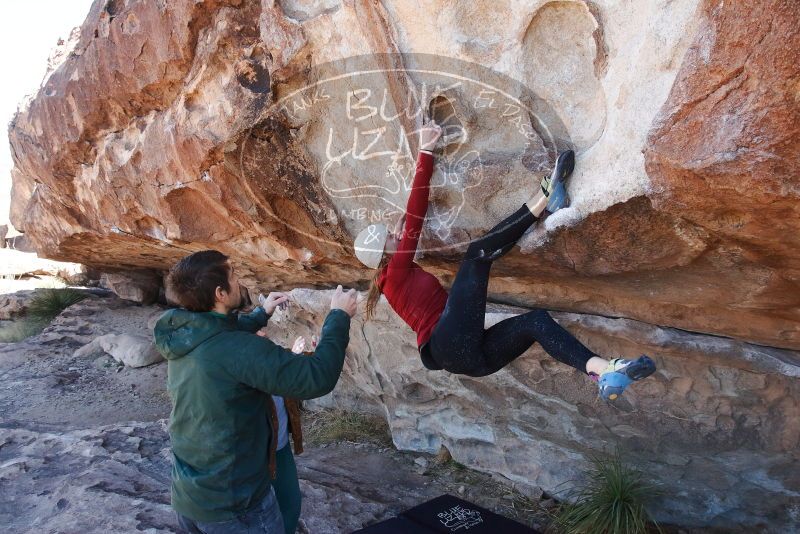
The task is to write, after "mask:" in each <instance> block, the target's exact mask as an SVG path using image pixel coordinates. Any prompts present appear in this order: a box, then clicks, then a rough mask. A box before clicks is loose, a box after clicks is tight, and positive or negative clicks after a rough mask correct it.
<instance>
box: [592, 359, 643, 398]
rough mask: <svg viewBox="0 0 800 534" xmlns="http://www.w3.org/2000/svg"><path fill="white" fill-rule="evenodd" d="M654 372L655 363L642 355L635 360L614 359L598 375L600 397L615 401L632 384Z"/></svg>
mask: <svg viewBox="0 0 800 534" xmlns="http://www.w3.org/2000/svg"><path fill="white" fill-rule="evenodd" d="M655 370H656V364H655V362H653V360H651V359H650V358H649V357H647V356H644V355H642V356H639V358H637V359H635V360H625V359H623V358H615V359H613V360H611V361H610V362H609V364H608V367H607V368H606V370H605V371H603V372H602V373H600V380H598V386H599V388H600V397H601V398H602V399H603V400H606V401H609V400H611V401H613V400H616V399H617V397H619V396H620V395H622V392H623V391H625V388H626V387H628V386H629V385H630V384H631V383H632V382H635V381H637V380H641V379H642V378H647V377H648V376H650V375H651V374H653V373H654V372H655Z"/></svg>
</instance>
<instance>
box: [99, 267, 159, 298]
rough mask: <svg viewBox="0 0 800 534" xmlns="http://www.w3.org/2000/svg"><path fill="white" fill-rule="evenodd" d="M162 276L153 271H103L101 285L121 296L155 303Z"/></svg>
mask: <svg viewBox="0 0 800 534" xmlns="http://www.w3.org/2000/svg"><path fill="white" fill-rule="evenodd" d="M161 284H162V282H161V277H160V276H158V275H157V274H156V273H153V272H152V271H144V272H141V271H138V272H137V271H130V272H127V273H103V275H102V276H101V277H100V285H101V286H102V287H106V288H108V289H110V290H112V291H113V292H114V293H116V294H117V296H119V297H120V298H123V299H126V300H132V301H134V302H139V303H141V304H153V303H154V302H155V301H156V300H157V299H158V293H159V290H160V289H161Z"/></svg>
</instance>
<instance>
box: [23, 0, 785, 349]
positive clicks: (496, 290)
mask: <svg viewBox="0 0 800 534" xmlns="http://www.w3.org/2000/svg"><path fill="white" fill-rule="evenodd" d="M420 9H422V10H423V11H424V12H425V13H429V14H430V13H435V14H436V15H435V16H424V17H420V16H419V12H420ZM799 11H800V7H798V5H797V3H795V2H789V1H779V0H771V1H767V2H761V3H759V6H758V8H756V9H751V8H750V7H748V6H746V5H744V4H741V3H732V2H725V3H716V2H710V1H706V2H704V1H700V0H680V1H670V2H667V1H654V2H647V3H646V4H645V5H641V6H637V9H636V10H630V9H628V8H627V7H625V6H623V5H621V4H616V3H612V2H587V3H582V2H543V1H537V2H513V1H504V2H499V3H498V2H491V3H471V4H461V3H451V2H443V1H431V2H426V3H425V5H424V6H418V5H416V4H409V3H407V2H395V1H388V2H382V3H374V2H367V1H363V0H358V1H349V2H343V3H342V2H336V1H334V0H331V1H324V2H300V1H285V2H274V1H268V0H264V1H262V2H256V1H254V0H230V1H211V0H208V1H198V2H190V1H188V0H182V1H176V2H169V3H166V4H165V3H158V2H140V3H134V2H122V1H114V2H105V3H104V2H97V3H95V4H94V6H93V8H92V11H91V13H90V14H89V15H88V17H87V19H86V22H85V23H84V25H83V27H82V30H81V31H80V32H79V33H78V32H76V33H73V35H72V36H71V38H70V39H69V40H68V41H67V42H65V43H64V45H63V47H62V49H60V50H59V52H58V53H57V54H55V55H54V57H53V59H52V60H51V65H50V67H51V70H50V71H49V73H48V75H47V77H46V79H45V80H44V82H43V86H42V89H41V90H40V92H39V93H38V94H37V95H36V96H35V98H33V99H32V100H31V102H30V103H29V106H27V107H26V108H24V109H23V110H22V111H21V112H20V113H19V114H18V115H17V117H16V119H15V121H14V122H13V124H12V125H11V128H10V138H11V144H12V147H13V152H14V159H15V164H16V167H15V170H14V188H13V197H14V198H13V203H12V221H13V223H14V225H15V227H17V228H19V229H21V230H23V231H25V232H26V237H27V238H30V239H31V240H32V241H33V242H34V243H35V244H36V246H37V248H38V250H40V251H41V252H42V253H43V254H45V255H47V256H49V257H53V258H59V259H69V260H72V261H80V262H82V263H86V264H88V265H93V266H97V267H101V268H103V269H104V270H106V271H113V270H126V269H153V270H156V271H159V272H163V271H164V270H165V269H167V268H168V267H169V266H170V265H171V264H172V263H174V261H176V260H177V259H178V258H179V257H181V256H182V255H184V254H186V253H187V252H189V251H192V250H198V249H202V248H208V247H213V248H218V249H221V250H223V251H224V252H226V253H228V254H230V255H231V256H232V257H233V258H234V259H235V260H236V261H237V262H239V263H240V264H242V274H243V275H244V276H243V281H244V283H246V284H247V285H248V287H250V288H251V289H254V288H255V286H256V285H258V284H264V285H270V286H282V287H289V286H291V285H292V284H296V283H301V284H328V283H332V282H342V283H345V284H353V283H362V282H364V281H365V280H366V279H367V277H368V273H367V272H366V271H365V270H363V269H361V268H360V266H359V265H358V264H357V263H356V262H355V261H354V258H353V256H352V254H351V251H350V244H351V241H350V240H351V236H352V235H353V234H355V233H356V232H357V231H359V230H360V229H361V228H363V226H364V225H365V224H367V222H368V221H367V220H365V214H366V216H370V215H374V214H375V213H380V216H382V217H386V218H389V219H394V218H395V217H397V211H398V209H399V208H400V207H402V205H403V202H404V199H405V196H406V195H407V191H404V190H403V189H402V187H400V188H399V189H398V185H399V184H400V182H398V181H397V180H398V178H397V175H398V174H399V175H403V176H404V177H405V178H408V173H409V172H410V170H411V169H410V167H409V165H407V164H405V166H403V164H404V162H406V161H407V160H405V159H403V158H407V157H409V155H410V154H413V153H414V149H415V145H416V139H415V137H414V135H413V130H414V128H415V127H416V126H418V125H419V123H420V120H421V115H419V114H417V115H413V113H412V114H411V115H408V116H406V115H402V114H401V115H400V116H399V117H398V118H397V119H394V120H391V121H390V120H384V119H382V121H383V122H380V121H379V122H378V123H376V122H375V121H374V120H372V121H371V123H370V127H371V128H372V127H388V130H386V131H387V132H388V133H387V134H386V136H385V137H384V138H383V139H382V142H381V143H379V145H378V146H381V147H383V148H391V144H392V143H393V142H395V141H402V139H404V138H407V141H408V146H406V147H405V148H403V149H402V150H400V152H399V153H398V155H400V156H402V157H401V158H400V159H399V160H397V159H392V160H391V162H393V163H398V161H399V162H400V164H401V165H400V166H396V167H392V165H390V163H391V162H390V160H389V158H387V157H376V158H371V159H359V158H354V157H352V156H353V155H354V154H355V152H354V153H353V154H351V155H349V156H347V157H346V158H345V159H340V160H336V162H334V164H333V165H330V164H331V163H332V160H331V159H330V157H329V156H330V155H329V153H326V149H328V148H329V147H328V146H327V141H328V135H329V134H330V133H331V129H332V131H333V132H334V133H335V138H334V140H335V143H334V146H333V148H334V149H336V150H337V151H338V152H341V151H342V148H343V147H346V146H347V142H348V139H351V138H352V134H353V131H354V120H355V119H353V117H349V116H348V115H347V114H346V113H345V108H344V107H343V106H338V107H337V106H333V105H332V104H331V102H327V101H326V99H325V98H324V95H322V94H317V96H316V97H314V95H313V94H312V93H310V92H307V93H303V91H302V90H303V88H304V87H306V86H307V85H308V84H309V83H311V82H313V81H314V80H317V78H315V77H314V76H315V74H318V73H317V72H316V71H313V70H309V67H311V66H318V65H322V64H325V63H326V62H330V61H336V60H340V59H341V58H345V57H351V56H358V55H360V56H361V58H362V59H360V60H359V62H357V63H356V62H352V63H351V64H349V65H348V64H345V65H341V64H340V65H339V72H342V71H343V72H346V73H349V74H351V75H352V74H353V73H354V72H356V71H359V70H364V69H377V70H380V71H381V72H382V74H379V75H376V76H372V77H371V78H369V80H368V82H367V81H365V80H364V78H353V80H352V84H353V85H354V88H353V90H354V91H355V90H356V89H358V87H359V84H362V85H363V83H368V86H369V87H370V88H372V89H373V93H374V95H375V97H376V98H377V95H378V94H380V91H381V90H382V89H385V90H386V93H385V97H386V98H385V105H386V108H385V112H386V115H392V113H395V112H397V111H398V110H399V109H403V107H404V106H405V105H406V102H407V101H408V99H409V98H410V96H411V95H421V96H420V106H419V108H427V104H428V102H433V103H434V104H436V106H434V113H433V115H434V117H435V118H437V119H439V120H440V121H442V122H444V123H445V124H447V125H448V128H453V129H455V130H457V131H459V132H461V136H460V137H458V136H457V140H456V141H452V142H450V144H449V145H448V146H447V148H446V149H445V150H444V153H443V155H442V156H441V157H440V158H439V160H440V161H439V168H438V169H437V171H436V175H435V177H434V185H436V184H440V186H438V187H435V191H434V194H433V207H432V208H431V212H430V213H429V225H428V229H427V231H426V233H425V235H424V236H423V246H424V247H425V248H427V249H430V252H429V253H427V254H425V255H424V258H422V259H421V261H422V262H423V263H424V264H426V266H427V267H429V268H431V269H433V270H435V271H436V272H437V273H439V274H440V275H441V276H442V277H443V279H444V280H445V281H447V280H449V276H450V275H452V273H453V271H454V269H455V264H454V262H453V261H452V259H453V258H454V257H457V256H458V251H459V250H460V248H459V246H461V245H463V242H464V241H466V240H468V239H469V238H470V236H474V235H476V234H478V233H480V232H482V231H484V230H486V229H488V228H489V227H491V226H492V224H493V223H495V222H496V221H498V220H500V218H502V217H503V216H504V215H505V214H507V213H509V212H510V211H511V210H512V209H514V208H515V207H516V206H517V205H518V204H519V202H520V201H521V200H523V199H524V198H526V196H527V194H528V193H529V192H530V189H531V182H532V180H531V173H532V172H533V173H538V172H541V171H543V170H545V169H546V168H547V167H548V166H549V165H550V164H551V163H552V160H553V155H554V151H555V149H556V148H558V147H560V146H564V145H572V146H574V147H575V148H576V149H577V150H578V166H577V170H576V173H575V175H574V176H573V180H572V184H571V186H570V192H571V195H572V197H573V206H572V207H571V208H570V209H567V210H563V211H562V212H561V213H559V214H557V215H556V216H554V217H551V218H550V219H548V221H547V222H546V224H544V225H541V226H540V227H539V228H537V229H535V230H533V231H532V232H531V233H530V234H529V235H528V237H526V238H525V239H523V241H522V242H521V251H520V252H515V253H514V254H512V255H510V256H509V257H508V258H507V259H506V260H504V261H503V262H500V263H499V264H498V265H497V266H496V268H495V275H496V276H495V280H494V282H493V284H492V286H491V291H492V294H493V296H494V298H496V299H499V300H503V301H505V302H508V303H513V304H520V305H546V306H547V307H550V308H558V309H563V310H571V311H576V312H585V313H595V314H598V313H599V314H603V315H610V316H621V317H629V318H632V319H637V320H642V321H645V322H649V323H653V324H661V325H669V326H675V327H679V328H683V329H687V330H693V331H698V332H710V333H715V334H722V335H726V336H732V337H736V338H739V339H742V340H747V341H752V342H757V343H761V344H767V345H772V346H780V347H785V348H800V327H799V326H798V325H800V321H799V319H800V315H798V313H799V312H798V309H800V306H799V304H800V289H798V278H797V273H798V272H800V269H799V268H798V257H797V252H796V251H797V250H798V246H797V245H798V243H796V240H797V238H796V236H797V235H798V231H797V230H798V229H797V227H796V225H797V221H798V220H800V217H798V213H797V210H798V208H797V206H798V202H797V196H798V193H797V184H796V179H797V176H798V172H797V171H798V169H797V161H798V159H799V158H798V157H797V155H798V143H797V139H798V136H797V133H798V132H797V128H798V126H797V125H798V124H800V121H798V120H797V119H798V116H797V104H796V92H797V87H796V80H797V66H796V61H794V59H795V58H796V56H797V52H798V49H800V45H798V33H797V28H798V27H800V24H799V23H798V22H800V18H799V13H798V12H799ZM642 28H647V31H642ZM398 52H402V53H404V54H406V55H404V56H402V57H400V56H392V55H375V54H394V53H398ZM366 54H372V55H366ZM422 54H433V55H434V56H424V55H422ZM365 55H366V56H365ZM436 55H438V56H436ZM431 57H433V58H434V59H431ZM437 57H438V58H437ZM431 65H433V66H439V67H440V68H441V70H442V71H448V72H449V71H455V72H456V73H457V74H459V75H462V76H466V78H467V79H470V80H472V79H480V80H484V81H487V82H489V84H490V85H492V86H495V85H497V83H495V82H498V80H500V79H499V78H496V77H495V75H494V74H490V73H487V72H486V71H485V70H482V69H483V68H484V67H482V66H490V67H491V68H492V69H493V70H494V72H496V73H498V74H497V75H498V76H508V77H509V78H504V79H503V80H504V81H502V83H500V85H502V86H503V87H504V88H507V89H509V91H510V92H511V93H512V94H511V96H514V97H522V95H523V92H524V91H522V90H521V89H520V87H524V88H526V89H525V90H526V91H529V92H530V94H531V95H533V96H532V97H530V98H529V99H528V100H526V101H525V102H527V103H530V104H531V105H532V106H533V108H535V111H534V112H533V113H534V116H535V119H531V118H530V117H522V116H519V117H515V118H514V120H513V121H512V120H504V118H503V116H502V114H503V113H504V112H505V111H502V110H497V109H494V110H493V109H491V108H488V107H487V108H477V107H476V106H475V105H474V104H475V101H474V100H471V99H470V97H471V94H470V93H469V91H468V88H467V85H468V84H466V85H464V86H461V87H455V88H450V89H446V88H444V87H440V89H441V90H439V91H438V92H437V91H433V92H429V93H425V95H427V96H425V95H422V93H420V88H421V87H422V86H423V85H424V84H425V83H426V82H428V81H430V80H429V79H428V78H427V77H426V76H427V75H425V74H424V73H423V72H422V71H423V70H424V69H425V68H428V67H430V66H431ZM388 69H392V70H388ZM512 79H513V80H516V81H517V82H519V83H517V84H516V85H515V83H512V82H510V81H509V80H512ZM362 82H363V83H362ZM498 83H499V82H498ZM340 85H341V84H340ZM267 89H271V93H267V92H266V91H267ZM337 89H339V90H341V89H342V87H337ZM293 91H300V92H299V93H297V94H299V95H302V96H303V97H307V98H299V97H295V98H294V100H292V99H291V98H289V99H287V98H288V97H289V96H291V95H292V94H295V93H293ZM525 94H526V95H527V94H528V93H525ZM435 95H438V96H435ZM525 98H527V97H525ZM298 102H299V103H298ZM372 103H374V104H377V103H378V101H377V100H376V99H374V101H373V102H372ZM370 105H371V104H370ZM412 108H413V106H412ZM348 109H349V108H348ZM413 111H414V109H412V112H413ZM386 115H384V116H386ZM523 119H524V120H523ZM532 120H533V122H531V121H532ZM536 120H539V121H540V122H541V124H539V123H537V122H536ZM525 121H527V122H528V123H530V124H526V123H525ZM368 122H369V121H368ZM542 124H544V125H545V128H544V129H542V128H539V130H537V131H535V132H534V133H532V134H531V136H530V138H525V137H521V136H520V131H522V130H523V127H525V128H527V129H528V130H531V128H532V126H537V125H538V126H541V125H542ZM358 128H360V129H358ZM358 128H356V133H357V134H358V135H357V137H358V136H364V135H366V134H365V129H364V128H363V127H360V126H359V127H358ZM455 130H452V131H455ZM364 139H365V141H364V142H365V143H366V142H367V141H368V140H369V139H370V137H369V136H366V137H364ZM401 145H402V143H401ZM362 147H363V145H362ZM338 152H337V153H338ZM475 154H479V157H480V159H479V160H477V159H475V158H474V155H475ZM476 162H477V163H476ZM393 173H394V174H393ZM328 178H330V180H332V181H326V179H328ZM332 184H333V185H332ZM444 185H446V187H441V186H444ZM333 186H336V187H340V186H341V187H342V188H343V189H340V190H336V187H333ZM370 187H371V188H372V189H369V188H370ZM375 187H377V189H375ZM365 188H366V189H365ZM337 191H338V192H337ZM342 191H357V192H358V194H357V195H355V196H356V198H353V195H347V194H342ZM370 191H372V192H373V193H374V191H378V194H377V196H376V195H374V194H372V193H369V192H370ZM368 193H369V194H368ZM441 247H444V249H442V248H441Z"/></svg>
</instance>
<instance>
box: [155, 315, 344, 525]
mask: <svg viewBox="0 0 800 534" xmlns="http://www.w3.org/2000/svg"><path fill="white" fill-rule="evenodd" d="M268 319H269V316H268V315H267V313H266V312H265V311H264V310H263V309H262V308H260V307H257V308H256V309H255V310H254V311H253V312H251V313H249V314H233V313H232V314H229V315H223V314H221V313H217V312H213V311H212V312H202V313H197V312H191V311H187V310H185V309H182V308H176V309H171V310H168V311H167V312H165V313H164V314H163V315H162V316H161V317H160V318H159V320H158V322H157V323H156V326H155V328H154V334H155V343H156V347H157V348H158V350H159V352H161V354H162V355H163V356H164V357H165V358H166V359H167V360H168V379H167V383H168V390H169V394H170V398H171V400H172V414H171V415H170V427H169V434H170V440H171V442H172V455H173V466H172V506H173V508H174V509H175V510H176V511H177V512H179V513H180V514H181V515H184V516H186V517H188V518H189V519H193V520H195V521H203V522H215V521H226V520H230V519H233V518H235V517H236V516H237V515H239V514H241V513H243V512H246V511H248V510H249V509H251V508H253V507H255V506H257V505H258V504H260V503H261V500H262V499H263V498H264V497H265V496H266V495H267V493H268V492H269V489H270V478H269V471H268V454H269V440H270V439H272V436H273V435H274V434H273V431H272V428H271V423H270V421H269V417H268V404H267V403H268V398H269V395H271V394H274V395H282V396H284V397H292V398H298V399H312V398H315V397H320V396H322V395H325V394H326V393H329V392H330V391H331V390H333V388H334V386H335V385H336V382H337V381H338V380H339V374H340V373H341V372H342V366H343V365H344V354H345V349H346V348H347V343H348V342H349V338H350V316H349V315H348V314H347V313H346V312H345V311H343V310H339V309H334V310H331V311H330V313H329V314H328V316H327V318H326V319H325V323H324V324H323V326H322V335H321V336H320V340H319V343H318V344H317V348H316V350H315V351H314V355H313V356H299V355H296V354H293V353H292V352H291V351H290V350H287V349H284V348H282V347H279V346H278V345H276V344H275V343H273V342H272V341H270V340H269V339H267V338H264V337H261V336H258V335H256V334H255V332H257V331H258V330H259V329H260V328H262V327H263V326H265V325H266V324H267V320H268ZM275 439H277V437H276V438H275Z"/></svg>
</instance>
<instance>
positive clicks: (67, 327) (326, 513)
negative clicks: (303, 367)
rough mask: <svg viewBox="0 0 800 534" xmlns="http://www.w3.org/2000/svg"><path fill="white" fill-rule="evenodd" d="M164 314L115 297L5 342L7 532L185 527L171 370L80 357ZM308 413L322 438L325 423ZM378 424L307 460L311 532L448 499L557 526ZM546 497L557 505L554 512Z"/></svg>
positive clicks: (505, 489)
mask: <svg viewBox="0 0 800 534" xmlns="http://www.w3.org/2000/svg"><path fill="white" fill-rule="evenodd" d="M161 311H162V308H160V307H159V306H157V305H156V306H139V305H136V304H133V303H130V302H128V301H124V300H121V299H119V298H118V297H116V296H115V295H113V294H110V293H109V294H102V293H101V294H99V295H93V296H90V297H89V298H87V299H86V300H84V301H82V302H80V303H78V304H74V305H72V306H70V307H69V308H67V309H66V310H65V311H64V312H63V313H62V314H61V315H59V316H58V317H57V318H56V319H55V320H54V321H53V323H52V324H51V325H50V326H49V327H47V328H46V329H45V330H44V331H43V332H42V333H41V334H38V335H36V336H33V337H31V338H29V339H27V340H24V341H21V342H18V343H3V344H0V414H1V415H2V420H1V421H0V524H4V525H6V530H5V531H7V532H81V533H83V532H103V533H108V532H133V531H143V532H173V531H175V530H176V523H175V520H174V516H173V513H172V511H171V508H170V506H169V476H170V475H169V471H170V456H169V439H168V434H167V431H166V419H167V417H168V415H169V399H168V396H167V394H166V391H165V379H166V364H165V363H164V362H161V363H157V364H154V365H150V366H146V367H140V368H131V367H127V366H124V365H121V364H118V363H117V362H116V361H115V360H114V359H113V358H112V357H111V356H110V355H108V354H105V353H102V351H101V350H100V349H98V351H94V352H92V351H86V350H85V349H84V350H79V349H81V348H82V347H86V346H88V345H89V344H90V343H91V341H92V340H93V339H96V338H98V337H100V336H104V335H109V334H111V333H129V334H132V335H137V334H139V333H141V332H143V331H145V330H146V329H147V328H148V323H151V324H152V321H153V319H154V318H155V317H157V316H158V315H159V314H160V313H161ZM307 416H308V417H310V418H311V419H312V420H310V421H309V423H310V424H309V430H310V432H309V434H310V438H311V439H314V436H315V429H316V428H318V427H319V425H320V424H323V425H324V424H325V421H324V419H325V415H324V414H323V415H320V413H319V412H315V413H314V414H311V413H309V414H307ZM321 420H322V423H320V421H321ZM375 428H376V430H375V435H372V436H367V435H364V436H362V437H363V440H362V439H359V438H358V437H357V436H356V437H353V436H351V437H349V438H348V439H346V440H336V441H334V442H329V443H320V442H319V440H318V439H317V440H316V443H315V444H313V445H312V446H310V447H308V448H307V450H306V452H305V453H304V454H302V455H301V456H299V457H298V469H299V473H300V478H301V489H302V492H303V496H304V512H303V524H302V528H303V529H304V531H305V532H309V533H314V534H324V533H340V532H350V531H352V530H354V529H357V528H360V527H362V526H364V525H368V524H371V523H374V522H376V521H378V520H382V519H384V518H388V517H391V516H393V515H395V514H396V513H398V512H400V511H401V510H404V509H406V508H409V507H411V506H413V505H415V504H418V503H420V502H422V501H425V500H427V499H429V498H432V497H435V496H438V495H441V494H442V493H452V494H460V495H463V496H464V497H466V498H467V499H470V500H473V501H475V502H478V503H479V504H482V505H484V506H486V507H488V508H491V509H493V510H495V511H498V512H500V513H503V514H505V515H509V516H512V517H516V518H518V519H520V520H521V521H523V522H525V523H528V524H530V525H537V526H541V525H542V524H543V523H544V522H545V521H546V517H547V512H546V511H545V508H543V507H541V506H539V505H538V504H536V505H535V504H534V501H531V500H529V499H527V498H526V497H525V496H523V495H521V494H520V493H518V492H517V491H515V490H514V489H513V487H512V485H511V484H510V483H509V482H508V481H503V480H499V479H498V478H493V477H492V476H490V475H487V474H482V473H478V472H475V471H472V470H469V469H466V468H464V467H463V466H460V465H459V464H456V463H455V462H452V461H449V460H448V459H447V457H446V456H444V457H440V458H439V459H437V457H436V456H432V455H420V454H418V453H404V452H400V451H397V450H396V449H394V448H393V447H391V446H390V445H388V444H387V443H386V442H387V439H388V434H386V433H385V431H384V430H383V429H382V427H381V425H376V427H375ZM316 435H319V433H317V434H316ZM323 441H324V440H323ZM382 442H383V444H382ZM389 443H390V442H389ZM533 497H536V498H537V499H535V500H536V502H544V507H547V506H551V505H552V504H553V502H552V501H547V500H546V498H545V499H544V500H541V496H539V495H534V496H533Z"/></svg>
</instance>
